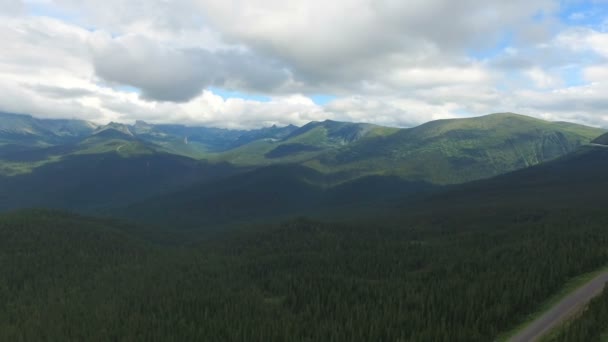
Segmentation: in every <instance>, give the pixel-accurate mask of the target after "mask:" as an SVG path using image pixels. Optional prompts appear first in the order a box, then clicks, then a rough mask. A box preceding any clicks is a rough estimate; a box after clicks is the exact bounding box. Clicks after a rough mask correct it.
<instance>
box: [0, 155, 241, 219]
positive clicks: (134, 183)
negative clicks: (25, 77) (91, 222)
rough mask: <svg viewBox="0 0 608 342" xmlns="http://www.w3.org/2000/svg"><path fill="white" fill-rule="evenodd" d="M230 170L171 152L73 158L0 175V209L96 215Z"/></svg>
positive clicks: (225, 174) (220, 165)
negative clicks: (44, 209)
mask: <svg viewBox="0 0 608 342" xmlns="http://www.w3.org/2000/svg"><path fill="white" fill-rule="evenodd" d="M234 172H236V170H235V169H234V168H233V167H231V166H229V165H226V164H207V163H203V162H199V161H196V160H193V159H189V158H186V157H181V156H176V155H170V154H148V155H146V154H144V155H138V156H132V157H130V158H125V157H122V156H120V155H118V154H115V153H106V154H89V155H74V156H71V157H68V158H66V159H65V160H64V161H63V162H61V163H50V164H47V165H45V166H41V167H39V168H37V169H35V170H33V171H32V172H31V173H25V174H21V175H17V176H12V177H2V176H0V189H2V191H0V210H6V209H11V208H23V207H52V208H69V209H73V210H80V211H89V212H90V211H97V212H100V210H103V209H105V208H111V207H119V206H124V205H126V204H128V203H131V202H134V201H141V200H143V199H145V198H147V197H148V196H153V195H158V194H160V193H163V192H168V191H171V190H175V189H178V188H180V187H182V186H186V185H188V184H191V183H194V182H197V181H204V180H210V179H216V178H222V177H225V176H228V175H231V174H233V173H234Z"/></svg>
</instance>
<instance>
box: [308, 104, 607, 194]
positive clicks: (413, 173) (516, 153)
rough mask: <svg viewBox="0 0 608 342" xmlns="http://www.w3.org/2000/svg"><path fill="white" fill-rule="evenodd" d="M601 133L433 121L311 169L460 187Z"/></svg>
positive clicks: (518, 119) (514, 119) (505, 122)
mask: <svg viewBox="0 0 608 342" xmlns="http://www.w3.org/2000/svg"><path fill="white" fill-rule="evenodd" d="M603 132H604V131H603V130H601V129H596V128H590V127H585V126H580V125H575V124H566V123H552V122H547V121H542V120H538V119H533V118H530V117H526V116H522V115H516V114H494V115H488V116H484V117H480V118H471V119H457V120H439V121H434V122H430V123H427V124H424V125H422V126H419V127H416V128H412V129H407V130H402V131H400V132H398V133H396V134H393V135H390V136H387V137H378V138H376V139H371V140H369V141H361V142H358V143H355V144H353V145H351V146H348V147H346V148H345V149H342V150H339V151H337V152H335V153H333V154H329V155H327V156H324V157H322V158H321V159H320V162H319V163H317V164H316V165H317V166H318V167H320V168H322V169H323V170H325V171H330V170H331V171H338V170H353V169H355V170H362V171H363V172H369V173H377V172H383V173H385V174H386V173H389V174H396V175H399V176H403V177H406V178H408V179H418V180H426V181H431V182H434V183H440V184H446V183H460V182H464V181H470V180H475V179H480V178H487V177H491V176H494V175H498V174H501V173H505V172H508V171H512V170H516V169H520V168H523V167H527V166H531V165H536V164H538V163H540V162H543V161H547V160H550V159H553V158H556V157H559V156H562V155H564V154H567V153H569V152H572V151H573V150H575V149H576V148H577V147H579V146H580V145H583V144H586V143H589V142H590V141H591V140H592V139H594V138H596V137H597V136H598V135H600V134H602V133H603ZM379 166H381V167H379ZM379 170H381V171H379Z"/></svg>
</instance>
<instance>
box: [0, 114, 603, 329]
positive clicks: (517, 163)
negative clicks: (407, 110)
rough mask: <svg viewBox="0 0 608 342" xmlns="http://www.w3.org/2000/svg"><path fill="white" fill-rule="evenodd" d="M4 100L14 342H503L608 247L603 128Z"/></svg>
mask: <svg viewBox="0 0 608 342" xmlns="http://www.w3.org/2000/svg"><path fill="white" fill-rule="evenodd" d="M7 117H10V120H7V122H8V124H2V122H3V121H2V120H0V127H2V129H1V131H0V132H1V133H0V139H1V141H2V145H1V147H0V150H1V151H2V154H1V155H0V166H1V168H2V176H1V177H0V210H2V211H6V210H9V209H11V212H9V213H2V214H0V247H1V248H0V260H9V261H10V262H0V273H2V274H3V275H4V276H3V277H1V278H0V299H2V300H0V303H5V304H0V339H2V340H11V341H12V340H44V339H48V338H52V339H57V340H87V341H88V340H91V341H96V340H99V341H102V340H116V339H123V338H124V339H126V340H134V341H139V340H216V339H218V338H220V339H221V340H227V341H242V340H248V341H249V340H250V341H284V340H296V341H311V340H315V341H316V340H336V341H370V340H416V341H454V340H458V341H488V340H502V339H501V336H507V335H505V334H508V331H510V330H513V329H515V328H516V327H517V326H518V325H519V324H521V323H522V322H525V321H526V319H528V318H529V317H531V315H532V314H533V313H534V312H538V310H539V308H542V307H545V306H546V305H548V304H547V303H551V298H552V297H551V296H555V294H556V293H558V292H559V291H560V289H561V288H562V287H563V286H564V284H571V282H572V279H573V278H574V277H577V276H580V275H582V274H586V273H589V272H594V271H597V270H598V269H601V268H602V267H605V265H606V262H608V254H607V253H606V244H607V243H608V234H607V233H606V229H605V227H606V225H607V224H608V215H607V214H606V210H605V202H604V199H605V197H606V193H608V177H607V176H606V172H605V170H606V169H607V168H608V133H606V132H605V130H602V129H597V128H592V127H586V126H581V125H575V124H570V123H561V122H547V121H542V120H538V119H533V118H529V117H526V116H521V115H516V114H493V115H489V116H485V117H480V118H471V119H460V120H440V121H435V122H430V123H427V124H424V125H422V126H419V127H414V128H408V129H399V128H386V127H380V126H374V125H368V124H356V123H343V122H335V121H325V122H313V123H310V124H307V125H305V126H303V127H283V128H279V127H271V128H267V129H262V130H253V131H229V130H217V129H208V128H194V127H185V126H163V125H159V126H157V125H150V124H145V123H142V122H138V123H136V124H135V125H124V124H118V123H111V124H108V125H103V126H95V125H91V124H89V123H85V122H81V121H75V122H70V121H69V120H68V121H64V120H61V121H60V122H61V124H60V123H59V122H55V121H47V120H38V119H34V118H32V117H29V116H16V115H8V116H7ZM167 127H170V129H169V128H167ZM186 132H187V134H184V133H186ZM193 132H198V133H197V134H199V135H197V134H194V133H193ZM214 134H217V135H214ZM192 141H196V143H193V142H192ZM192 145H194V147H193V149H187V148H186V147H189V146H192ZM193 151H194V152H195V153H193ZM196 155H198V157H196ZM29 207H42V208H46V209H24V210H13V209H19V208H29ZM49 208H50V209H49ZM57 209H61V210H57ZM64 210H69V211H72V212H76V213H68V212H64ZM83 214H87V215H92V216H96V218H92V217H90V216H81V215H83ZM104 216H105V217H104ZM583 318H584V317H583ZM583 318H577V320H582V319H583ZM585 322H586V321H585ZM591 322H592V323H593V324H595V325H596V328H597V329H598V331H599V333H601V332H604V331H605V326H606V324H605V320H604V321H601V320H592V321H591ZM583 323H584V322H583ZM586 324H588V323H586ZM311 327H314V329H311ZM568 327H569V325H565V328H568ZM599 333H598V334H599ZM577 336H578V335H577ZM574 340H577V339H576V338H575V339H574ZM578 340H581V339H578ZM590 340H591V339H590Z"/></svg>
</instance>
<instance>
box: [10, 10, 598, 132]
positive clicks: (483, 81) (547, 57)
mask: <svg viewBox="0 0 608 342" xmlns="http://www.w3.org/2000/svg"><path fill="white" fill-rule="evenodd" d="M574 4H575V5H576V6H574ZM604 5H605V4H604ZM569 6H573V8H574V7H575V8H576V11H574V9H570V7H569ZM603 7H605V6H602V3H601V1H600V2H596V1H589V2H588V3H587V2H582V1H577V0H569V1H559V2H558V1H557V0H555V1H554V0H540V1H527V0H526V1H524V0H513V1H508V2H505V1H501V0H488V1H484V2H479V1H476V0H463V1H459V2H458V3H455V2H454V1H448V0H424V1H423V0H413V1H407V2H404V1H396V0H381V1H378V0H335V1H331V2H328V1H321V0H294V1H289V2H288V3H287V2H285V1H280V0H247V1H245V0H234V1H225V0H175V1H171V2H168V1H165V0H145V1H144V0H133V1H128V2H127V1H122V0H105V1H99V0H78V1H76V0H26V1H19V0H0V15H1V16H2V19H3V20H1V21H0V37H2V38H0V42H1V43H2V45H3V51H4V52H3V53H2V54H1V55H0V92H2V94H3V96H2V97H0V110H1V111H11V112H23V113H31V114H34V115H38V116H45V117H79V118H84V119H88V120H93V121H97V122H106V121H110V120H114V121H126V122H130V121H133V120H137V119H143V120H148V121H152V122H171V123H185V124H193V125H194V124H196V125H212V126H219V127H234V128H237V127H238V128H253V127H260V126H265V125H271V124H279V125H286V124H290V123H293V124H303V123H305V122H307V121H310V120H323V119H327V118H330V119H336V120H349V121H364V122H372V123H378V124H385V125H397V126H412V125H416V124H420V123H422V122H425V121H428V120H432V119H439V118H448V117H463V116H473V115H481V114H486V113H491V112H499V111H513V112H520V113H523V114H530V115H535V116H538V117H542V118H547V119H554V120H575V121H578V122H582V123H587V124H592V125H598V126H604V127H608V113H606V111H605V108H607V106H606V105H607V104H608V103H607V101H606V99H607V98H608V85H607V84H606V81H605V80H606V79H608V78H607V77H608V48H606V47H607V46H608V32H607V31H606V28H607V26H608V25H606V23H608V20H607V17H606V13H605V12H603V10H602V8H603ZM590 18H593V20H591V19H590ZM214 91H215V93H214ZM226 94H230V96H227V95H226ZM234 94H236V95H234ZM313 95H329V96H331V98H335V99H334V100H333V101H330V102H329V103H323V104H316V103H314V102H313V100H312V99H311V98H314V96H313Z"/></svg>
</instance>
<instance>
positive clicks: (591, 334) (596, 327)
mask: <svg viewBox="0 0 608 342" xmlns="http://www.w3.org/2000/svg"><path fill="white" fill-rule="evenodd" d="M607 338H608V287H607V288H605V289H604V292H603V293H602V295H601V296H599V297H597V298H595V299H593V300H592V301H591V302H590V303H589V305H588V306H587V308H586V309H585V311H583V313H582V314H581V315H580V317H578V318H576V319H575V320H574V321H572V322H570V323H568V324H567V325H566V326H565V327H564V328H562V329H560V330H559V331H558V332H557V333H556V334H554V335H553V336H551V338H549V339H547V341H551V342H579V341H585V342H593V341H598V342H600V341H606V339H607Z"/></svg>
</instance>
